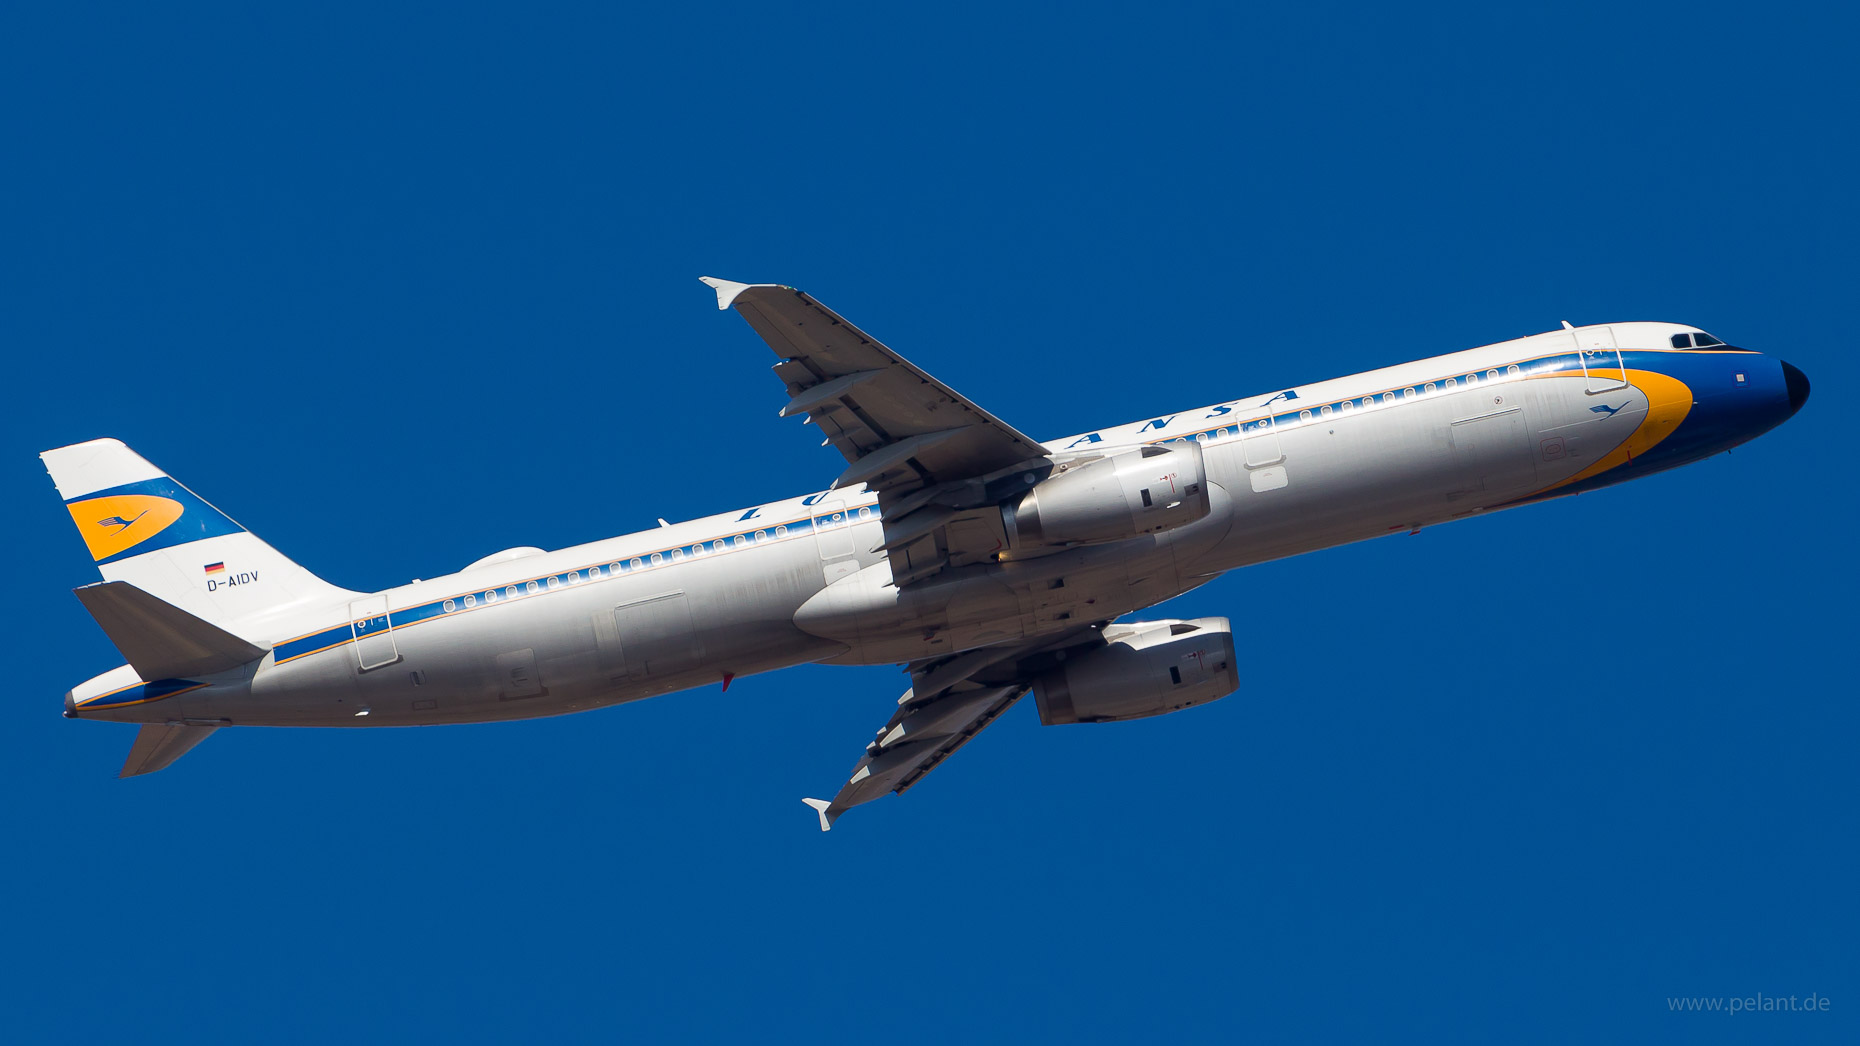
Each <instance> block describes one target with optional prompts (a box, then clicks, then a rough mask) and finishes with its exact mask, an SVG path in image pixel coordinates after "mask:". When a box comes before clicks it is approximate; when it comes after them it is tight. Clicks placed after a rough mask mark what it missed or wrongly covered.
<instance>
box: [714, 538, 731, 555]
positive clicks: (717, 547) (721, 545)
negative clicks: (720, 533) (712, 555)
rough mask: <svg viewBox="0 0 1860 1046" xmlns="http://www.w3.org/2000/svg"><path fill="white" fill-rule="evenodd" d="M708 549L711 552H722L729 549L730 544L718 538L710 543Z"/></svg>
mask: <svg viewBox="0 0 1860 1046" xmlns="http://www.w3.org/2000/svg"><path fill="white" fill-rule="evenodd" d="M710 547H711V549H712V550H713V551H716V552H722V551H723V550H724V549H726V548H729V547H730V543H729V542H728V541H725V540H723V539H722V538H718V539H717V540H715V541H713V542H711V543H710Z"/></svg>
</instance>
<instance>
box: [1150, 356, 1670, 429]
mask: <svg viewBox="0 0 1860 1046" xmlns="http://www.w3.org/2000/svg"><path fill="white" fill-rule="evenodd" d="M1696 355H1698V353H1695V352H1688V351H1682V350H1678V349H1622V350H1621V365H1622V366H1624V367H1626V368H1627V369H1629V370H1635V369H1639V370H1659V369H1660V368H1658V367H1654V366H1652V365H1651V361H1652V360H1654V359H1657V360H1659V361H1660V362H1662V363H1666V362H1668V361H1670V360H1672V359H1673V358H1674V357H1676V356H1696ZM1614 356H1615V354H1614V350H1612V349H1611V350H1608V351H1606V352H1603V353H1601V354H1600V356H1599V358H1598V359H1597V360H1595V361H1594V366H1593V367H1592V368H1591V369H1592V370H1596V371H1602V372H1606V371H1610V370H1614V369H1615V365H1614ZM1631 360H1636V361H1638V364H1637V363H1636V362H1630V361H1631ZM1582 374H1583V366H1582V353H1580V352H1560V353H1552V354H1550V355H1547V356H1538V357H1535V358H1533V359H1527V360H1518V361H1516V362H1515V363H1509V364H1500V365H1499V366H1496V367H1487V368H1486V369H1484V370H1477V371H1455V372H1453V373H1451V374H1442V375H1437V376H1435V377H1432V378H1423V379H1421V380H1420V381H1415V382H1410V383H1408V384H1406V385H1394V386H1391V387H1389V388H1386V389H1377V390H1376V391H1374V392H1359V393H1357V394H1356V395H1353V396H1346V397H1340V398H1338V399H1334V400H1324V401H1306V400H1292V401H1289V402H1291V403H1292V408H1291V409H1290V410H1286V411H1282V412H1280V413H1277V414H1262V415H1260V416H1259V417H1257V418H1247V419H1246V420H1244V421H1236V422H1228V423H1223V424H1220V425H1216V426H1214V427H1213V428H1204V429H1195V430H1192V431H1189V432H1183V433H1179V434H1177V435H1173V436H1163V437H1159V438H1157V439H1152V440H1146V441H1145V442H1146V443H1150V444H1157V443H1187V442H1190V441H1192V440H1198V439H1199V440H1213V439H1221V438H1226V437H1234V436H1245V435H1252V434H1255V433H1264V432H1267V431H1277V432H1284V431H1286V430H1287V429H1292V428H1297V427H1298V426H1300V425H1314V424H1318V423H1320V422H1324V423H1328V422H1331V421H1334V420H1335V419H1336V418H1338V417H1351V416H1354V415H1356V414H1362V413H1367V412H1369V411H1375V410H1387V409H1389V408H1390V407H1394V406H1396V405H1398V404H1401V403H1408V402H1411V401H1414V400H1422V399H1426V398H1428V397H1430V396H1446V395H1451V394H1452V393H1456V392H1464V391H1466V390H1467V389H1469V388H1478V387H1480V386H1482V385H1495V384H1500V383H1503V382H1508V381H1522V380H1524V379H1526V378H1544V377H1553V376H1558V375H1567V376H1572V377H1581V376H1582ZM1449 381H1451V382H1453V384H1452V385H1448V384H1446V383H1447V382H1449ZM1430 385H1431V386H1433V387H1432V388H1429V387H1428V386H1430ZM1410 391H1412V392H1413V393H1414V395H1412V396H1410V395H1408V393H1409V392H1410ZM1345 404H1349V406H1348V407H1347V408H1346V407H1345V406H1344V405H1345ZM1325 407H1329V408H1330V410H1331V413H1330V414H1328V415H1327V414H1324V413H1323V410H1324V408H1325Z"/></svg>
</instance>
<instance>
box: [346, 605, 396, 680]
mask: <svg viewBox="0 0 1860 1046" xmlns="http://www.w3.org/2000/svg"><path fill="white" fill-rule="evenodd" d="M349 636H350V637H351V638H352V639H354V640H355V667H356V670H357V671H361V672H366V671H368V670H369V669H371V668H382V667H384V666H386V665H391V664H393V663H394V662H396V661H399V660H400V649H399V647H397V646H396V645H395V643H394V619H393V615H392V614H390V613H389V612H388V601H387V597H386V596H369V597H368V598H366V599H358V600H356V601H354V602H352V603H350V604H349Z"/></svg>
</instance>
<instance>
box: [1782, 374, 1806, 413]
mask: <svg viewBox="0 0 1860 1046" xmlns="http://www.w3.org/2000/svg"><path fill="white" fill-rule="evenodd" d="M1782 371H1783V383H1784V384H1785V385H1787V386H1788V387H1789V413H1790V415H1791V416H1793V415H1794V414H1795V412H1796V411H1798V410H1801V409H1802V404H1804V403H1807V402H1808V375H1806V374H1804V373H1802V372H1801V371H1800V370H1798V369H1797V368H1795V367H1793V366H1791V365H1789V364H1788V363H1783V365H1782Z"/></svg>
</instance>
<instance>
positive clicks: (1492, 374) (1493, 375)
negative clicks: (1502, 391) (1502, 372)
mask: <svg viewBox="0 0 1860 1046" xmlns="http://www.w3.org/2000/svg"><path fill="white" fill-rule="evenodd" d="M1485 380H1487V381H1497V380H1498V371H1496V370H1489V371H1486V372H1485Z"/></svg>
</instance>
